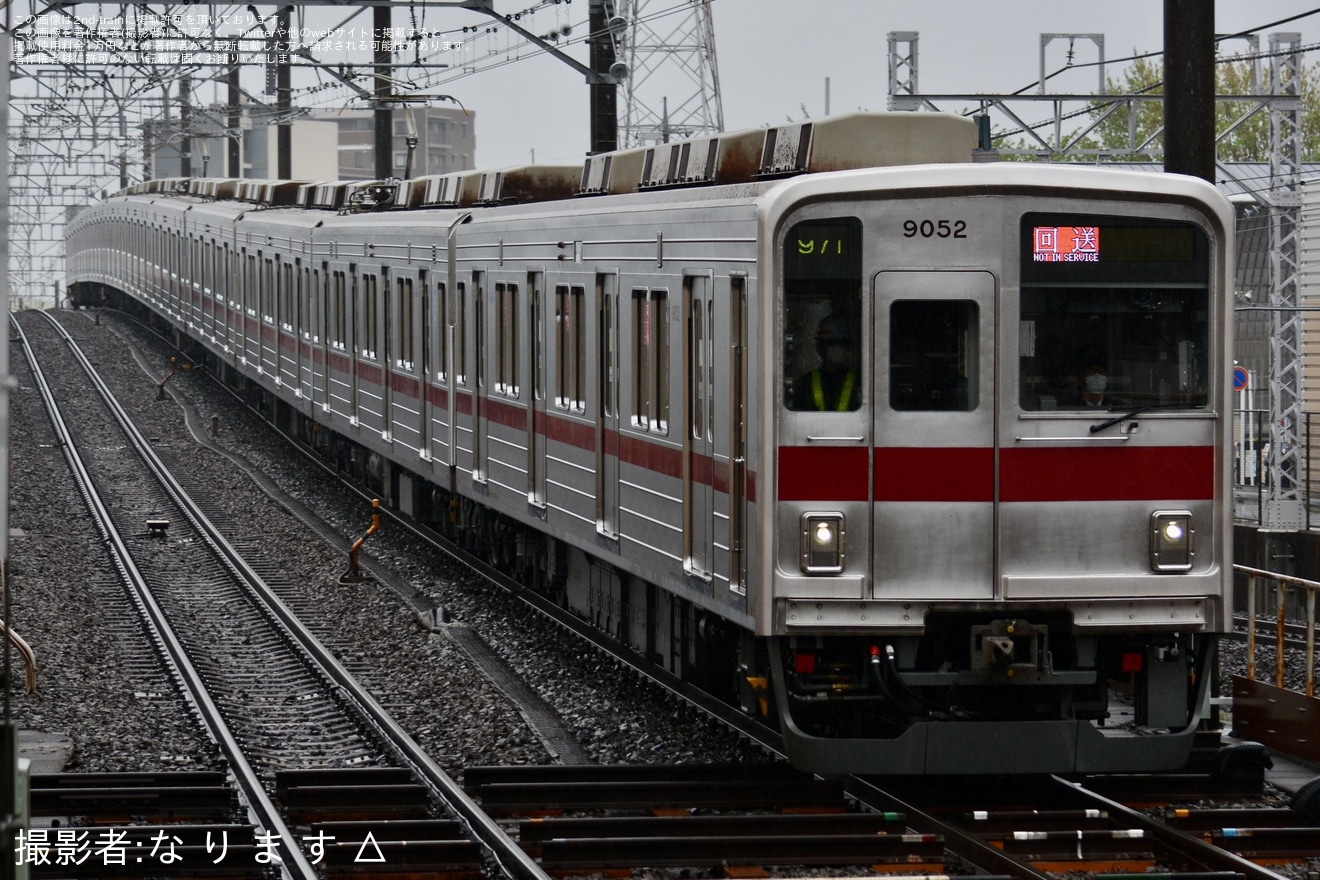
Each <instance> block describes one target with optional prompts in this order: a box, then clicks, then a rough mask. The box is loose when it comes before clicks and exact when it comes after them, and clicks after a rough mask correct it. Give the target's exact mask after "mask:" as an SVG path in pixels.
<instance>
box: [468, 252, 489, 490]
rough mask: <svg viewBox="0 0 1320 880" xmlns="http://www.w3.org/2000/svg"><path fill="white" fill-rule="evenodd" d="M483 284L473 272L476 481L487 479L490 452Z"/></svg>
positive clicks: (479, 273)
mask: <svg viewBox="0 0 1320 880" xmlns="http://www.w3.org/2000/svg"><path fill="white" fill-rule="evenodd" d="M485 295H486V283H485V273H483V272H473V273H472V346H473V347H472V354H473V356H474V357H475V358H476V360H475V361H474V362H473V371H472V372H473V377H472V380H473V381H472V479H473V480H476V481H477V482H479V483H485V482H486V476H487V475H486V462H487V458H486V456H487V454H488V452H489V451H490V450H489V446H488V443H489V441H488V439H487V438H488V437H489V435H490V431H489V426H488V425H487V424H486V419H487V417H488V415H489V411H490V410H489V403H488V401H487V399H486V395H487V394H488V393H489V391H488V389H487V388H486V377H487V370H486V367H487V364H486V302H485Z"/></svg>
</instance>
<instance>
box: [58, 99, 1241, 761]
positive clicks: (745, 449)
mask: <svg viewBox="0 0 1320 880" xmlns="http://www.w3.org/2000/svg"><path fill="white" fill-rule="evenodd" d="M974 142H975V130H974V126H972V124H971V123H970V122H968V121H966V120H962V119H958V118H956V117H949V116H942V115H939V114H855V115H850V116H846V117H839V118H833V119H828V120H822V121H820V122H816V123H806V124H803V125H794V126H785V127H781V128H779V129H769V130H761V131H755V132H744V133H740V134H734V135H724V136H721V137H716V138H711V139H708V140H700V141H694V142H690V143H685V144H678V145H663V146H660V147H655V148H650V149H643V150H634V151H624V152H619V153H614V154H609V155H606V156H596V157H591V158H589V159H588V160H587V162H586V165H585V167H584V168H581V169H576V168H575V169H572V170H571V172H565V171H564V169H553V168H551V169H511V170H509V171H506V172H501V173H493V174H478V173H475V172H474V173H467V174H455V175H447V176H445V177H443V178H431V179H420V180H417V181H402V182H395V181H391V182H375V183H367V184H328V185H312V184H306V185H301V186H300V185H298V184H293V183H288V182H282V183H281V182H258V183H246V182H238V181H198V180H193V181H158V182H151V183H149V184H144V185H140V186H138V187H134V188H132V189H130V190H129V191H126V192H124V193H121V194H119V195H118V196H116V197H113V198H111V199H109V200H107V201H106V202H104V203H102V204H98V205H96V206H93V207H91V208H89V209H87V210H85V211H84V212H83V213H81V214H80V215H79V216H78V217H77V218H76V219H75V220H74V221H73V222H72V223H71V224H70V226H69V237H68V278H69V281H70V294H71V296H72V297H73V298H74V300H75V301H79V302H87V301H97V300H100V299H102V298H105V297H108V298H109V299H110V301H112V302H114V303H115V304H118V305H122V306H125V307H145V308H146V309H147V310H150V311H151V312H152V313H154V314H155V316H156V317H157V319H158V320H159V321H160V322H162V323H163V324H165V325H166V326H167V327H169V328H172V329H173V331H174V333H175V335H176V338H177V339H178V340H179V342H180V344H181V345H183V346H187V347H189V348H190V350H191V351H192V352H193V353H194V354H195V355H196V356H197V357H198V358H199V359H203V360H205V361H206V362H207V363H209V364H210V365H211V366H212V368H213V369H215V370H216V371H217V372H218V373H220V374H221V375H223V376H225V377H227V378H229V379H231V380H234V381H239V382H242V383H243V384H244V385H246V386H247V387H248V388H249V389H252V390H254V391H255V390H257V389H259V391H260V396H261V397H262V399H263V400H264V402H265V405H266V408H267V411H268V412H269V414H270V416H271V418H272V419H273V420H275V421H277V422H279V423H280V424H281V425H282V426H284V427H286V428H288V429H289V430H291V431H292V432H294V433H295V434H296V435H297V436H299V437H301V438H302V439H304V440H305V441H306V442H308V443H309V444H311V445H313V446H316V447H318V448H320V449H321V450H322V451H323V452H325V454H327V455H329V456H333V457H335V458H336V459H337V460H338V461H339V462H340V463H341V465H342V466H343V467H344V468H345V469H347V470H350V471H353V472H356V473H358V474H360V475H361V476H363V478H364V479H365V480H366V481H367V482H369V483H371V484H372V485H373V486H375V487H376V488H377V490H378V491H380V492H381V493H382V495H383V496H384V497H385V498H386V500H387V501H389V502H390V503H393V504H395V505H397V506H398V507H399V508H401V509H402V510H404V511H405V512H407V513H410V514H412V515H414V516H416V517H418V518H419V519H422V520H425V521H429V522H433V523H435V524H436V525H437V526H438V527H439V528H441V529H442V530H444V531H446V532H447V533H448V534H450V535H451V536H453V537H455V538H456V539H457V540H459V541H461V542H463V543H464V544H465V545H466V546H468V547H470V548H471V549H473V550H475V551H477V552H480V553H482V554H483V555H486V556H488V557H489V558H491V559H492V560H494V561H496V562H497V563H498V564H499V565H500V566H501V567H503V568H505V569H507V570H509V571H510V572H513V573H516V574H520V575H523V576H525V577H527V578H529V579H530V580H531V581H532V582H534V583H535V585H536V588H537V589H539V590H542V591H544V592H546V593H547V594H549V595H551V596H553V597H554V598H556V599H557V600H558V601H559V602H561V603H563V604H564V605H566V606H568V607H570V608H572V609H573V610H574V611H575V612H577V613H578V614H579V615H581V616H582V617H584V618H586V619H588V620H589V621H591V622H592V623H594V624H595V625H597V626H599V627H601V628H603V629H606V630H607V631H609V632H610V633H612V634H613V635H614V636H616V637H617V638H618V639H619V640H620V641H621V642H623V643H624V644H626V645H629V646H631V647H632V648H634V649H635V650H636V651H637V652H638V653H640V654H642V655H644V656H645V657H647V658H649V659H651V660H652V661H654V662H656V663H657V664H659V665H661V666H663V667H665V668H667V669H669V670H670V671H672V672H674V673H675V674H677V675H679V676H681V677H683V678H685V679H687V680H690V681H693V682H696V683H699V684H701V685H702V686H704V687H706V688H708V689H710V690H713V691H715V692H718V693H722V694H723V695H725V696H726V697H727V698H728V699H729V700H730V701H731V702H735V703H737V704H739V705H741V706H742V707H743V708H744V709H745V710H746V711H748V712H753V713H761V714H764V715H767V716H772V717H773V718H774V719H775V720H776V721H777V723H778V724H779V726H780V728H781V729H782V731H783V733H784V736H785V741H786V745H787V749H788V752H789V756H790V760H791V761H792V762H793V763H794V764H796V765H797V766H800V767H803V768H806V769H810V770H814V771H817V772H825V773H840V772H868V773H894V774H941V773H975V772H1008V773H1029V772H1065V773H1066V772H1089V771H1106V770H1156V769H1168V768H1175V767H1179V766H1182V765H1183V764H1184V762H1185V761H1186V759H1187V756H1188V754H1189V751H1190V748H1191V742H1192V734H1193V733H1194V732H1195V730H1196V728H1197V727H1198V723H1199V722H1200V720H1201V719H1202V718H1203V717H1204V716H1205V714H1206V712H1207V707H1208V699H1209V690H1208V688H1209V685H1210V682H1211V680H1212V679H1213V677H1214V676H1213V670H1214V668H1215V663H1216V644H1217V634H1219V633H1222V632H1224V631H1225V630H1227V629H1228V628H1229V627H1230V619H1231V613H1230V611H1231V609H1230V607H1229V606H1230V595H1231V594H1230V583H1231V546H1230V534H1231V532H1230V529H1231V522H1230V516H1229V510H1228V507H1227V501H1228V499H1230V498H1231V494H1230V491H1229V488H1230V484H1229V479H1230V471H1229V468H1230V466H1231V465H1230V460H1229V458H1228V456H1227V455H1226V454H1225V450H1226V449H1227V448H1228V445H1227V432H1228V429H1229V424H1230V419H1231V406H1230V397H1229V383H1228V381H1227V378H1228V367H1227V365H1228V364H1229V363H1230V362H1231V361H1230V358H1231V352H1230V345H1231V338H1230V330H1229V327H1230V315H1231V306H1230V303H1229V299H1228V297H1227V291H1228V289H1229V287H1228V285H1229V284H1230V283H1231V278H1232V269H1233V253H1232V213H1231V210H1230V208H1229V206H1228V204H1227V202H1226V201H1225V199H1224V198H1223V197H1222V196H1221V195H1220V194H1219V193H1218V192H1217V191H1216V190H1215V189H1214V188H1213V187H1212V186H1211V185H1209V184H1207V183H1204V182H1202V181H1199V180H1194V179H1190V178H1184V177H1180V176H1175V175H1164V174H1158V173H1133V172H1119V171H1106V170H1100V169H1094V168H1080V169H1079V168H1063V167H1055V166H1042V165H1036V164H1032V165H1027V164H1016V163H1015V164H1007V163H1005V164H989V163H987V164H974V163H970V162H969V161H968V160H969V159H970V158H971V154H972V149H973V146H974ZM918 162H920V163H922V164H914V163H918ZM932 163H948V164H932ZM569 175H571V176H572V178H573V179H572V184H573V185H572V186H565V185H564V183H565V178H566V177H567V176H569ZM565 190H567V192H565ZM575 195H576V196H577V197H574V196H575Z"/></svg>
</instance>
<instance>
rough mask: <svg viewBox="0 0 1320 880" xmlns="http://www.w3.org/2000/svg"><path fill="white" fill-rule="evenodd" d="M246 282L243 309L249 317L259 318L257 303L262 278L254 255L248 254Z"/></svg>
mask: <svg viewBox="0 0 1320 880" xmlns="http://www.w3.org/2000/svg"><path fill="white" fill-rule="evenodd" d="M244 280H245V282H246V285H245V287H244V288H243V309H244V311H246V312H247V314H248V315H249V316H251V317H254V318H255V317H256V316H257V307H256V305H255V303H256V301H257V293H258V290H257V288H258V284H259V281H260V278H259V277H258V275H257V257H256V255H254V254H248V258H247V278H246V279H244Z"/></svg>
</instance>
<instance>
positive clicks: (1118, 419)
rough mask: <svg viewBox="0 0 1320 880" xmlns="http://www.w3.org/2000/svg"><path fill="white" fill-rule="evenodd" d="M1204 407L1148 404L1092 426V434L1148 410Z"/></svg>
mask: <svg viewBox="0 0 1320 880" xmlns="http://www.w3.org/2000/svg"><path fill="white" fill-rule="evenodd" d="M1204 405H1205V404H1204V403H1148V404H1146V405H1145V406H1139V407H1137V408H1136V409H1132V410H1129V411H1127V412H1125V413H1123V414H1122V415H1121V416H1114V417H1113V418H1112V419H1105V420H1104V421H1103V422H1100V423H1099V424H1096V425H1092V426H1091V433H1092V434H1099V433H1100V432H1101V431H1103V430H1104V429H1105V428H1112V427H1114V425H1117V424H1118V423H1119V422H1122V421H1126V420H1127V419H1131V418H1135V417H1136V416H1139V415H1141V414H1142V413H1144V412H1146V411H1147V410H1152V409H1189V408H1191V407H1194V406H1204Z"/></svg>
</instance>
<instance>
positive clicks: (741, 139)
mask: <svg viewBox="0 0 1320 880" xmlns="http://www.w3.org/2000/svg"><path fill="white" fill-rule="evenodd" d="M976 137H977V133H976V125H975V123H973V122H972V121H971V120H969V119H966V118H964V117H961V116H957V115H954V114H947V113H912V112H889V113H850V114H844V115H841V116H833V117H828V118H825V119H822V120H819V121H806V122H796V123H790V124H787V125H781V126H776V127H770V128H762V129H752V130H748V131H741V132H731V133H725V134H719V135H711V136H709V137H701V138H694V139H691V140H685V141H678V142H674V143H667V144H656V145H654V146H650V147H640V148H636V149H631V150H618V151H614V152H611V153H604V154H600V155H596V156H589V157H587V158H586V160H585V161H584V162H583V163H582V164H581V165H524V166H517V167H513V168H505V169H499V170H492V171H462V172H455V173H452V174H445V175H434V176H426V177H418V178H413V179H409V180H371V181H319V182H308V181H269V180H263V181H249V180H234V179H224V178H206V179H200V178H198V179H192V178H164V179H160V180H150V181H145V182H143V183H140V184H135V185H133V186H131V187H128V188H127V189H124V190H122V191H121V192H119V193H117V195H142V194H161V195H193V196H199V197H201V198H206V199H214V200H239V201H245V202H248V203H251V204H255V205H258V206H260V207H285V206H289V207H301V208H308V209H313V210H324V211H337V212H342V213H355V212H359V211H370V210H392V209H426V208H468V207H486V206H495V205H508V204H523V203H528V202H543V201H559V200H564V199H571V198H579V197H590V196H599V195H618V194H623V193H637V192H648V191H655V190H662V189H678V188H692V187H703V186H718V185H728V184H739V183H755V182H769V181H773V180H777V179H779V178H783V177H789V176H794V175H801V174H810V173H815V172H822V171H838V170H842V169H850V168H874V167H883V166H891V165H911V164H914V163H918V162H921V163H929V162H968V161H970V160H971V159H972V153H973V150H974V148H975V146H976Z"/></svg>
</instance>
